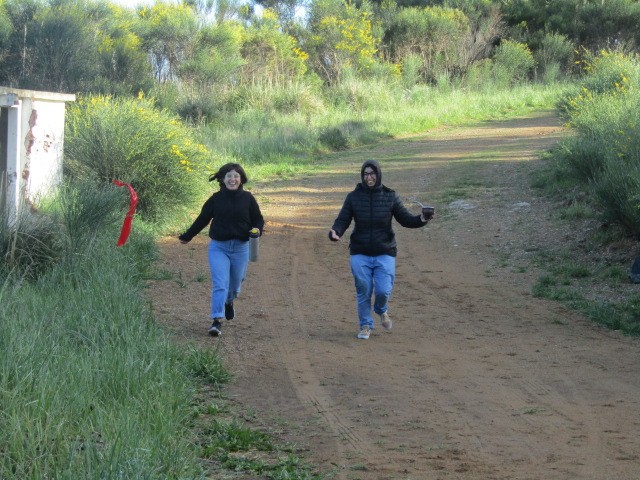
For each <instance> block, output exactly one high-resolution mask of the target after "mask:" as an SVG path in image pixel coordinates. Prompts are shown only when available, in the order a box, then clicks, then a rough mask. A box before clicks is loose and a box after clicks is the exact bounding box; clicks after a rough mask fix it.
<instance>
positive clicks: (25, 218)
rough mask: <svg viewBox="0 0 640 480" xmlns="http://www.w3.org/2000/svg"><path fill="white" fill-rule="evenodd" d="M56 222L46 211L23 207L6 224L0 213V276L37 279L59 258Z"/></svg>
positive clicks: (60, 239) (60, 237)
mask: <svg viewBox="0 0 640 480" xmlns="http://www.w3.org/2000/svg"><path fill="white" fill-rule="evenodd" d="M63 244H64V241H63V237H62V234H61V228H60V225H58V224H56V222H55V221H54V220H53V219H52V218H51V217H49V216H47V215H41V214H37V213H33V212H30V211H29V210H27V209H23V210H21V211H20V212H18V214H17V216H16V218H15V220H14V221H13V222H11V224H10V225H8V224H7V219H6V218H4V216H3V215H0V254H1V255H2V259H3V261H2V263H0V265H1V266H0V278H2V279H5V278H7V277H9V276H11V277H12V278H14V279H26V280H28V281H31V280H35V279H37V278H38V277H39V276H40V275H42V274H43V273H44V272H46V271H48V270H49V269H50V268H51V267H52V266H53V265H55V264H56V262H57V261H58V260H59V259H60V257H61V255H62V251H63Z"/></svg>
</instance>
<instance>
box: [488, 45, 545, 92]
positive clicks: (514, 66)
mask: <svg viewBox="0 0 640 480" xmlns="http://www.w3.org/2000/svg"><path fill="white" fill-rule="evenodd" d="M534 64H535V62H534V59H533V54H532V53H531V51H530V50H529V48H528V47H527V46H526V45H524V44H522V43H518V42H512V41H509V40H505V41H503V42H502V43H501V44H500V46H499V47H498V48H497V49H496V52H495V54H494V56H493V66H492V70H493V80H494V81H495V82H497V83H498V84H499V85H503V86H505V87H507V86H510V85H515V84H517V83H521V82H523V81H525V80H526V79H527V78H528V77H529V73H530V72H531V69H532V68H533V66H534Z"/></svg>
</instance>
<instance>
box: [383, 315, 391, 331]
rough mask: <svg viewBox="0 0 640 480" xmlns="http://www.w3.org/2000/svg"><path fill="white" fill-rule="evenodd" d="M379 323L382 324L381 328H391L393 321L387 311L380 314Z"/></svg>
mask: <svg viewBox="0 0 640 480" xmlns="http://www.w3.org/2000/svg"><path fill="white" fill-rule="evenodd" d="M380 323H381V324H382V328H384V329H385V330H386V331H389V330H391V327H393V322H392V321H391V318H390V317H389V314H388V313H387V312H384V313H381V314H380Z"/></svg>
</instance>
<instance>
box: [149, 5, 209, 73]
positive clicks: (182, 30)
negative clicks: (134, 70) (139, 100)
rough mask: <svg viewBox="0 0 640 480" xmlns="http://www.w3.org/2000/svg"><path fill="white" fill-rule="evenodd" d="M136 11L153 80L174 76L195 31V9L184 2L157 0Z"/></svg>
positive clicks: (196, 26)
mask: <svg viewBox="0 0 640 480" xmlns="http://www.w3.org/2000/svg"><path fill="white" fill-rule="evenodd" d="M138 15H139V17H140V19H141V22H140V23H139V25H138V27H139V32H138V34H139V36H140V37H141V38H142V46H143V48H145V49H146V51H147V52H148V53H149V57H150V59H151V64H152V66H153V70H154V75H155V78H156V80H157V81H158V82H167V81H169V80H175V79H176V78H177V74H178V70H179V68H180V65H181V63H182V62H183V61H184V60H185V58H186V52H188V51H189V50H190V48H191V46H190V44H191V42H192V41H193V39H194V38H195V37H196V34H197V31H198V19H197V15H196V12H195V10H194V9H193V8H192V7H190V6H188V5H184V4H180V5H173V4H168V3H163V2H159V3H156V4H155V5H153V6H152V7H143V8H141V9H139V10H138Z"/></svg>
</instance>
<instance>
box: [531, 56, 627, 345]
mask: <svg viewBox="0 0 640 480" xmlns="http://www.w3.org/2000/svg"><path fill="white" fill-rule="evenodd" d="M583 67H584V71H585V75H584V77H583V78H582V79H581V81H580V82H579V83H578V84H576V86H575V89H574V90H573V91H569V92H567V94H566V95H565V96H564V98H563V99H562V101H561V103H560V105H561V112H562V114H563V115H564V117H565V118H566V121H567V123H568V125H569V126H570V127H571V129H572V131H573V132H574V135H572V136H570V137H569V138H567V139H566V140H565V141H563V142H561V143H560V144H559V145H558V146H557V147H556V148H555V149H554V150H553V151H552V152H550V153H549V155H548V158H549V165H548V168H547V169H546V170H545V171H543V172H540V175H539V176H538V178H537V179H536V180H535V181H534V185H537V186H538V187H540V188H541V189H543V190H544V191H546V192H547V193H548V194H549V195H552V196H554V197H556V198H558V199H560V200H561V201H562V203H563V204H564V207H563V208H562V209H561V210H560V213H559V216H560V220H561V221H564V222H566V223H567V224H569V225H573V227H569V228H574V229H583V228H585V226H586V228H588V231H589V233H588V234H586V235H585V238H584V239H583V244H582V249H583V251H584V252H583V254H582V255H580V254H575V252H572V253H570V252H567V251H565V252H552V253H547V254H546V255H545V256H543V257H541V258H539V260H538V261H539V263H540V265H541V266H542V267H543V268H546V269H547V271H548V273H547V274H545V275H543V276H542V277H541V278H540V279H539V281H538V282H537V284H536V286H535V287H534V290H533V293H534V294H535V295H537V296H540V297H545V298H550V299H552V300H558V301H561V302H563V303H565V304H567V305H568V306H570V307H571V308H574V309H577V310H580V311H581V312H582V313H583V314H585V315H586V316H587V317H589V318H591V319H593V320H594V321H596V322H598V323H600V324H602V325H605V326H606V327H608V328H611V329H614V330H620V331H622V332H624V333H626V334H633V335H639V334H640V293H638V292H637V288H633V285H631V286H630V285H629V283H630V282H629V270H630V268H631V266H632V264H633V262H634V260H635V258H634V257H635V256H637V255H638V254H639V253H640V252H639V251H638V248H637V241H638V239H640V128H639V127H640V100H639V99H640V96H639V93H640V62H639V59H638V57H637V56H636V55H625V54H622V53H618V52H608V51H602V52H599V53H597V54H594V55H585V57H584V59H583ZM578 226H579V227H578ZM629 287H631V288H629ZM585 291H588V292H589V293H588V294H585Z"/></svg>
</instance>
